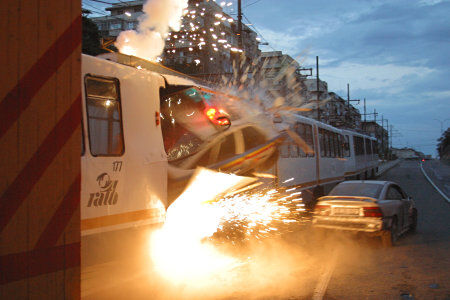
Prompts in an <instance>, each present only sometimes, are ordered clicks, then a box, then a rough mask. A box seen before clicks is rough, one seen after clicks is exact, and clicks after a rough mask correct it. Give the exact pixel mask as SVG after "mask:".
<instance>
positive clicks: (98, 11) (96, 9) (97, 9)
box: [83, 3, 108, 16]
mask: <svg viewBox="0 0 450 300" xmlns="http://www.w3.org/2000/svg"><path fill="white" fill-rule="evenodd" d="M83 5H87V6H89V7H91V9H94V10H95V13H98V14H101V15H104V16H108V14H107V13H105V12H104V11H102V10H100V9H99V8H98V7H95V6H94V5H91V4H89V3H83Z"/></svg>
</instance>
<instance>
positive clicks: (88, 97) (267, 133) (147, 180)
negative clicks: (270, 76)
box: [80, 55, 281, 264]
mask: <svg viewBox="0 0 450 300" xmlns="http://www.w3.org/2000/svg"><path fill="white" fill-rule="evenodd" d="M221 96H223V95H221ZM218 98H220V97H219V96H218V95H216V94H214V92H212V91H211V90H208V88H206V87H204V86H200V85H199V84H198V83H195V82H193V81H192V80H189V79H186V78H181V77H179V76H173V75H166V74H161V73H158V72H152V71H149V70H146V69H141V68H138V67H136V66H134V67H133V66H129V65H125V64H120V63H117V62H113V61H109V60H107V59H102V58H96V57H92V56H87V55H83V56H82V119H83V123H82V125H83V126H82V137H83V145H82V156H81V173H82V184H81V203H80V206H81V233H82V236H83V241H84V242H83V243H82V251H83V252H82V253H83V257H84V261H83V263H84V264H90V263H91V262H95V263H98V262H100V261H102V260H103V261H106V260H109V254H108V255H107V253H109V252H111V251H110V250H112V249H117V250H116V252H120V253H127V255H129V253H130V251H131V249H129V250H124V247H125V248H127V247H131V248H133V245H136V244H139V242H129V241H131V240H134V241H135V240H136V239H134V238H132V236H134V237H137V238H139V237H141V238H144V236H145V235H142V233H141V230H135V229H137V228H139V229H142V228H151V227H152V225H158V224H161V223H162V222H163V221H164V216H165V210H166V208H167V207H168V205H169V203H170V201H171V200H173V198H174V197H176V195H177V193H179V192H180V191H181V190H182V189H183V187H184V185H185V184H186V183H187V180H188V178H189V176H190V175H192V173H193V171H194V169H195V168H196V166H198V165H201V166H205V167H209V168H213V169H218V170H222V171H225V172H233V173H236V174H247V173H249V172H251V171H252V170H253V169H255V167H257V166H258V165H261V164H264V163H265V162H266V161H267V160H268V159H269V158H270V157H273V154H274V153H276V148H277V147H276V146H277V144H278V143H279V142H280V141H281V136H280V135H279V134H278V132H277V131H276V130H275V128H274V127H273V126H271V125H270V124H271V122H270V121H269V120H265V121H264V120H260V118H255V119H252V118H246V119H245V120H244V121H240V120H239V117H236V118H235V116H234V114H233V108H232V107H227V108H225V109H224V108H223V107H221V106H220V105H221V104H220V103H221V102H223V101H220V99H218ZM239 106H242V104H240V103H239ZM245 113H246V114H249V112H248V111H246V112H245ZM170 197H172V199H171V198H170ZM112 245H114V246H112ZM119 249H121V250H119ZM116 254H117V253H116ZM111 255H112V256H114V257H116V256H117V255H115V254H114V253H111ZM87 257H89V258H87ZM91 260H92V261H91Z"/></svg>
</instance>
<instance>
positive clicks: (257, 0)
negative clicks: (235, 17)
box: [244, 0, 261, 8]
mask: <svg viewBox="0 0 450 300" xmlns="http://www.w3.org/2000/svg"><path fill="white" fill-rule="evenodd" d="M259 1H261V0H256V1H254V2H252V3H250V4H247V5H246V6H245V7H244V8H247V7H249V6H252V5H253V4H256V3H258V2H259Z"/></svg>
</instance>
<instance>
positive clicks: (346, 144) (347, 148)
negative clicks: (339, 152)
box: [344, 135, 350, 157]
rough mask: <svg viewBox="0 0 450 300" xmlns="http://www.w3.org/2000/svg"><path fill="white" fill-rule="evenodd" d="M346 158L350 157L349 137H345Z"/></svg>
mask: <svg viewBox="0 0 450 300" xmlns="http://www.w3.org/2000/svg"><path fill="white" fill-rule="evenodd" d="M344 156H345V157H349V156H350V142H349V137H348V135H344Z"/></svg>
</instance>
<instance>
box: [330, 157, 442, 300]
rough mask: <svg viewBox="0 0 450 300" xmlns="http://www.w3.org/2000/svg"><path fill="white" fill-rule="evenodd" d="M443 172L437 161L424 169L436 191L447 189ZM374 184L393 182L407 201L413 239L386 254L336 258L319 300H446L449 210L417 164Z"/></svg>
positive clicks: (375, 251)
mask: <svg viewBox="0 0 450 300" xmlns="http://www.w3.org/2000/svg"><path fill="white" fill-rule="evenodd" d="M447 168H448V167H446V166H445V167H444V166H442V165H441V164H440V162H438V161H427V162H425V163H424V169H425V170H426V171H427V172H432V173H435V174H439V175H441V179H442V180H440V181H437V182H436V185H438V186H439V187H441V188H444V187H445V184H446V183H447V184H448V183H449V182H448V181H447V182H445V179H444V178H445V177H444V174H446V173H445V171H444V169H445V170H446V169H447ZM439 175H438V176H439ZM447 175H448V174H447ZM379 179H380V180H392V181H395V182H397V183H398V184H400V186H402V187H403V188H404V189H405V190H406V192H407V193H408V194H409V195H410V196H412V197H413V199H414V200H415V202H416V205H417V208H418V212H419V220H418V229H417V233H415V234H407V235H405V236H404V237H402V238H400V239H399V241H398V244H397V245H396V247H394V248H391V249H372V248H369V247H366V246H364V245H362V246H360V247H359V251H357V254H356V255H355V256H350V257H349V256H348V255H345V253H340V254H341V259H340V260H339V262H338V263H337V265H336V268H335V269H334V272H333V275H332V277H331V279H330V282H329V284H328V287H327V290H326V293H325V295H324V297H323V299H450V284H449V283H450V280H449V278H450V261H449V258H450V255H449V253H450V204H449V203H447V202H446V201H445V200H444V199H443V197H442V196H441V195H440V194H439V193H438V192H437V191H436V190H435V189H434V188H433V187H432V186H431V184H429V182H428V181H427V180H426V179H425V177H424V176H423V174H422V172H421V170H420V165H419V162H417V161H403V162H401V163H400V164H399V165H398V166H397V167H394V168H393V169H391V170H389V171H388V172H386V173H385V174H383V175H382V176H381V177H380V178H379ZM447 180H448V177H447ZM353 246H354V245H353ZM402 297H403V298H402Z"/></svg>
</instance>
